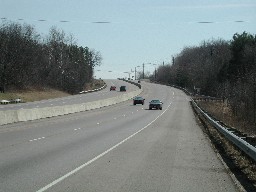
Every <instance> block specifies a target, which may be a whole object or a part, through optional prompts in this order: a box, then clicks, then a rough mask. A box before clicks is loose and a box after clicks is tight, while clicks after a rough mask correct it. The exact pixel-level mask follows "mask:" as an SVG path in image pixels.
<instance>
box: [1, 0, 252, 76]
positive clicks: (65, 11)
mask: <svg viewBox="0 0 256 192" xmlns="http://www.w3.org/2000/svg"><path fill="white" fill-rule="evenodd" d="M0 18H7V19H8V20H11V21H15V22H20V23H24V22H25V23H27V24H31V25H34V26H35V28H36V31H37V32H39V33H40V34H44V35H46V34H48V32H49V29H50V28H51V27H52V26H56V27H57V28H58V29H62V30H64V31H65V32H66V34H73V35H74V37H75V38H76V40H77V44H78V45H80V46H88V47H89V48H91V49H95V50H97V51H99V52H100V53H101V55H102V57H103V60H102V65H101V66H100V67H97V68H96V70H100V71H96V73H95V75H96V76H97V77H101V78H117V77H124V76H127V74H125V73H123V72H127V71H131V69H133V70H134V68H135V67H136V66H142V64H143V63H154V64H158V65H159V64H162V63H163V61H164V62H165V63H170V62H171V58H172V56H175V55H176V54H178V53H180V51H181V50H182V49H183V48H184V47H185V46H193V45H199V44H200V43H201V42H202V41H204V40H211V39H218V38H221V39H224V40H231V39H232V36H233V34H234V33H237V32H238V33H242V32H243V31H246V32H249V33H252V34H256V0H72V1H71V0H0ZM19 19H23V20H19ZM38 20H46V21H38ZM63 20H65V21H69V22H65V23H64V22H60V21H63ZM236 21H244V22H236ZM94 22H109V23H104V24H102V23H101V24H99V23H94ZM199 22H213V23H205V24H202V23H199ZM137 70H138V71H139V70H142V67H140V68H137ZM153 70H154V66H152V65H146V67H145V71H150V72H152V71H153ZM108 71H112V72H108Z"/></svg>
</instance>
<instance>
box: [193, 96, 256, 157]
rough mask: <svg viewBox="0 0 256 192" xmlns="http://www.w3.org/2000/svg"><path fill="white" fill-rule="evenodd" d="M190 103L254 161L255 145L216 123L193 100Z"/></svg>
mask: <svg viewBox="0 0 256 192" xmlns="http://www.w3.org/2000/svg"><path fill="white" fill-rule="evenodd" d="M192 105H193V106H194V107H195V108H196V110H197V112H200V113H201V114H202V115H203V116H204V117H205V118H206V119H207V120H208V121H209V122H210V124H211V125H213V126H214V127H215V128H216V129H218V130H219V131H220V132H221V133H222V134H223V135H224V136H225V137H226V138H227V139H228V140H229V141H231V142H232V143H233V144H235V145H236V146H237V147H238V148H239V149H241V150H242V151H243V152H245V153H246V154H247V155H249V156H250V157H251V158H252V159H253V160H254V161H256V147H254V146H252V145H251V144H250V143H248V142H246V141H245V140H244V139H243V138H242V137H239V136H237V135H235V134H234V133H233V132H234V131H232V130H229V128H227V127H224V126H222V125H220V124H219V123H218V121H216V120H214V119H213V118H211V117H210V116H209V115H208V114H206V113H205V112H204V111H203V110H202V109H201V108H200V107H199V106H198V105H197V104H196V102H195V101H194V100H192Z"/></svg>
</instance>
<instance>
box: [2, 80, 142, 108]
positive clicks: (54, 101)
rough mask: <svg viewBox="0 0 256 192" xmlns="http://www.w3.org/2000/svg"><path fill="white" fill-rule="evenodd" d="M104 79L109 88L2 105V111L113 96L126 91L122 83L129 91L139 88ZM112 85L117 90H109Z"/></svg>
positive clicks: (70, 103) (69, 103)
mask: <svg viewBox="0 0 256 192" xmlns="http://www.w3.org/2000/svg"><path fill="white" fill-rule="evenodd" d="M104 81H105V83H106V85H107V89H103V90H100V91H97V92H92V93H85V94H78V95H72V96H68V97H62V98H56V99H48V100H41V101H35V102H28V103H18V104H8V105H0V111H6V110H18V109H31V108H42V107H54V106H63V105H72V104H79V103H85V102H91V101H95V100H101V99H106V98H111V97H115V96H117V95H120V94H124V92H120V91H119V87H120V86H121V85H125V86H127V92H132V91H134V90H136V89H137V88H136V86H134V85H131V84H130V83H127V82H125V81H122V80H104ZM111 85H115V86H116V87H117V91H109V88H110V86H111Z"/></svg>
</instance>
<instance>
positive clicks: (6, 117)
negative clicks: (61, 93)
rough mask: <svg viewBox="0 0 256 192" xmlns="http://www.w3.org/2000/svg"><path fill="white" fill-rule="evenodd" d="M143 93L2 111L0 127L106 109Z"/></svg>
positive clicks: (139, 90) (136, 92)
mask: <svg viewBox="0 0 256 192" xmlns="http://www.w3.org/2000/svg"><path fill="white" fill-rule="evenodd" d="M141 92H142V89H138V90H136V91H132V92H129V93H125V94H121V95H118V96H116V97H112V98H107V99H103V100H98V101H93V102H88V103H81V104H74V105H63V106H55V107H44V108H33V109H18V110H7V111H0V117H1V118H0V125H5V124H9V123H15V122H20V121H31V120H36V119H43V118H50V117H55V116H60V115H66V114H71V113H77V112H82V111H88V110H92V109H98V108H101V107H106V106H110V105H114V104H117V103H120V102H123V101H127V100H129V99H131V98H133V97H135V96H137V95H139V94H140V93H141Z"/></svg>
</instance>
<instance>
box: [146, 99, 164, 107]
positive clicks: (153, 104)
mask: <svg viewBox="0 0 256 192" xmlns="http://www.w3.org/2000/svg"><path fill="white" fill-rule="evenodd" d="M153 108H154V109H160V110H162V108H163V102H162V101H160V100H159V99H153V100H152V101H150V102H149V110H151V109H153Z"/></svg>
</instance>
